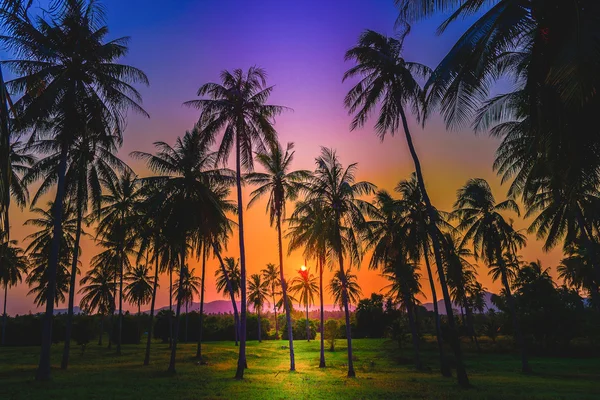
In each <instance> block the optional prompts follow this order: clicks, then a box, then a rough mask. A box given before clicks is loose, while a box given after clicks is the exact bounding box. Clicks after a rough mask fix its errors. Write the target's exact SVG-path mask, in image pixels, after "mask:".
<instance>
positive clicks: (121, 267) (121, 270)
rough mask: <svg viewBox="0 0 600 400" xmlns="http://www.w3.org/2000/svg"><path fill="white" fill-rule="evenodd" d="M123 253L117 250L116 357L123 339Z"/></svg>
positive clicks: (119, 353)
mask: <svg viewBox="0 0 600 400" xmlns="http://www.w3.org/2000/svg"><path fill="white" fill-rule="evenodd" d="M124 263H125V260H123V251H122V250H121V249H120V248H119V328H118V332H117V355H121V341H122V339H123V268H124Z"/></svg>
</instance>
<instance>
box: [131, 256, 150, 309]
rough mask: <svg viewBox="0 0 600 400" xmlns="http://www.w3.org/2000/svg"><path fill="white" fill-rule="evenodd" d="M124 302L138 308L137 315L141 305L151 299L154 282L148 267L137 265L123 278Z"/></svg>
mask: <svg viewBox="0 0 600 400" xmlns="http://www.w3.org/2000/svg"><path fill="white" fill-rule="evenodd" d="M124 280H125V282H126V283H127V284H126V285H125V301H128V302H129V303H131V304H134V305H136V306H137V308H138V315H141V313H142V305H144V304H148V303H149V302H150V300H151V299H152V286H153V285H154V282H153V280H152V277H151V276H150V267H149V266H147V265H137V266H135V267H133V268H131V269H130V270H129V271H128V272H127V273H126V274H125V277H124Z"/></svg>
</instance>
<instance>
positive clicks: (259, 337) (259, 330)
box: [257, 310, 262, 343]
mask: <svg viewBox="0 0 600 400" xmlns="http://www.w3.org/2000/svg"><path fill="white" fill-rule="evenodd" d="M257 315H258V343H262V335H261V330H262V327H261V326H260V310H258V311H257Z"/></svg>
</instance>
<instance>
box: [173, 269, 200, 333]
mask: <svg viewBox="0 0 600 400" xmlns="http://www.w3.org/2000/svg"><path fill="white" fill-rule="evenodd" d="M179 273H180V274H181V273H183V278H182V279H180V280H179V282H177V283H176V284H175V292H174V293H173V294H174V295H175V298H177V299H179V298H180V297H181V302H182V303H183V304H185V336H184V338H185V340H184V341H185V342H186V343H187V341H188V314H189V305H190V304H192V303H193V302H194V296H200V288H201V286H202V283H201V281H200V278H199V277H197V276H196V269H195V268H192V269H189V266H186V267H185V268H184V270H183V271H180V272H179Z"/></svg>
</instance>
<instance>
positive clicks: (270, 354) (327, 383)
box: [0, 339, 600, 400]
mask: <svg viewBox="0 0 600 400" xmlns="http://www.w3.org/2000/svg"><path fill="white" fill-rule="evenodd" d="M285 343H286V342H285V341H265V342H263V343H257V342H249V343H248V356H247V359H248V366H249V367H250V368H249V369H248V370H246V374H245V379H244V381H235V380H234V379H232V378H233V375H234V373H235V365H236V359H237V347H235V346H234V344H233V343H232V342H214V343H206V344H204V347H203V349H204V353H205V359H206V361H207V365H198V363H197V362H196V360H194V359H193V356H194V355H195V350H196V345H195V344H182V345H181V347H180V348H179V349H178V352H177V355H178V357H177V374H176V375H175V376H170V375H167V374H166V373H165V370H166V368H167V364H168V357H169V350H168V349H167V346H166V345H164V344H162V343H158V342H157V343H153V352H152V358H151V365H150V366H148V367H143V366H142V361H143V357H144V346H143V345H139V346H124V348H123V353H124V354H123V355H122V356H121V357H117V356H116V355H115V353H114V350H112V351H109V350H107V349H106V347H99V346H97V345H96V344H95V343H94V344H92V343H91V344H89V345H88V346H87V349H86V350H85V353H84V354H83V355H81V349H80V348H79V347H77V346H76V347H75V348H74V349H73V354H72V357H71V364H70V367H69V369H68V370H67V371H61V370H60V369H58V368H55V369H53V372H52V373H53V379H52V381H50V382H45V383H40V382H36V381H35V380H34V379H33V377H34V374H35V368H36V366H37V362H38V352H39V348H38V347H13V348H11V347H8V348H0V399H2V400H8V399H31V400H34V399H235V400H242V399H257V400H258V399H393V398H399V399H400V398H401V399H502V400H504V399H599V398H600V384H598V382H600V360H598V359H565V358H535V359H533V360H532V362H531V364H532V367H533V369H534V371H535V373H534V374H533V375H528V376H525V375H522V374H521V373H519V359H518V357H517V356H516V355H515V356H513V355H501V354H498V355H496V354H484V355H479V354H476V353H468V354H467V367H468V372H469V378H470V380H471V384H472V385H473V387H472V388H471V389H469V390H461V389H459V388H458V387H457V385H456V381H455V379H447V378H442V377H441V376H440V375H439V374H438V372H437V362H436V354H435V353H434V352H424V359H425V362H426V364H427V365H429V366H430V367H431V368H432V369H433V371H431V372H417V371H415V370H414V369H413V367H412V364H410V361H409V359H408V357H409V355H410V349H408V348H407V349H405V350H404V352H402V353H401V352H399V351H398V349H397V345H396V344H395V343H393V342H389V341H385V340H379V339H359V340H355V341H354V342H353V343H354V349H355V353H356V361H355V368H356V375H357V377H356V378H354V379H347V378H346V369H345V357H346V352H345V350H346V349H345V347H342V344H343V343H342V340H338V347H339V348H338V349H337V350H336V351H335V352H333V353H331V352H326V354H325V356H326V359H327V368H326V369H319V368H318V365H319V342H318V341H312V342H310V343H307V342H305V341H296V342H295V343H294V345H295V348H296V365H297V370H298V371H297V372H295V373H290V372H288V368H289V359H288V352H287V350H285V349H282V348H281V346H282V345H285ZM113 349H114V348H113ZM61 351H62V345H54V346H53V360H52V362H53V365H54V366H57V365H59V364H60V354H61Z"/></svg>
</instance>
